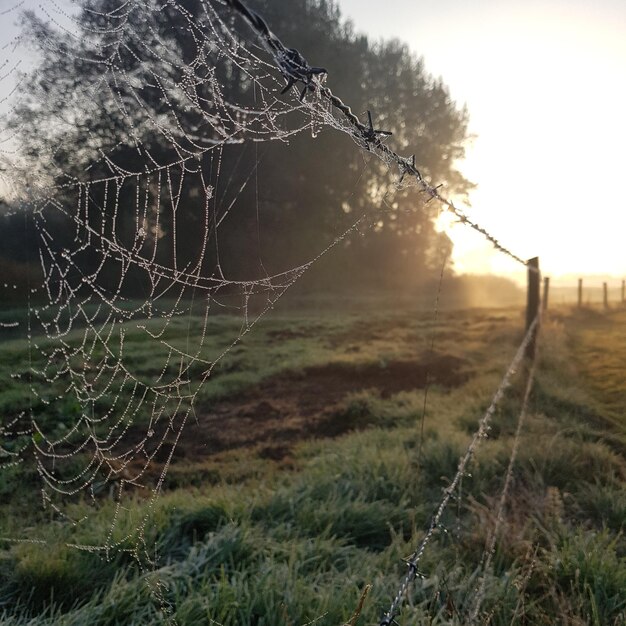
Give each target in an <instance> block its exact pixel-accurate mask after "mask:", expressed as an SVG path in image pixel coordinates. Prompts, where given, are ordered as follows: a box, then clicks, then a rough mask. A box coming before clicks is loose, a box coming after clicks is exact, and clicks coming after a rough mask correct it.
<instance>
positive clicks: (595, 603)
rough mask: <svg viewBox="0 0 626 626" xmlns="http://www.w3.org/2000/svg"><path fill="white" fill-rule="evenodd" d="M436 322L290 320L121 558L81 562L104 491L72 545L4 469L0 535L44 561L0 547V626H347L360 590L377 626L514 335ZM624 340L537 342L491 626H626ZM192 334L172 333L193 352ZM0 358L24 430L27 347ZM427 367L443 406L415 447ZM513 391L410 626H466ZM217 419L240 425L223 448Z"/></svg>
mask: <svg viewBox="0 0 626 626" xmlns="http://www.w3.org/2000/svg"><path fill="white" fill-rule="evenodd" d="M431 317H432V313H416V312H415V311H408V310H406V309H405V310H397V309H396V310H395V312H393V313H391V314H390V313H389V312H387V313H385V312H383V311H376V310H374V311H370V312H368V314H367V315H365V314H363V313H354V312H352V313H350V312H345V311H344V312H339V311H334V312H328V313H326V314H320V315H316V316H311V315H308V316H303V315H301V314H298V313H297V312H293V313H290V314H283V316H282V317H271V318H270V319H267V320H266V321H264V322H262V323H261V324H260V325H259V326H258V328H256V329H255V332H253V333H251V334H250V335H247V336H246V337H245V338H244V340H243V342H242V343H241V344H240V345H239V346H237V348H236V349H235V350H233V351H232V352H231V353H230V354H229V356H228V357H227V358H226V359H225V360H224V361H223V363H222V367H221V368H220V369H218V370H216V375H215V377H214V378H212V379H211V380H210V381H209V383H208V384H207V386H206V389H205V390H204V391H203V394H202V396H201V398H200V400H199V403H198V406H196V414H197V416H198V422H199V423H198V424H195V423H190V424H189V425H188V426H187V431H186V432H188V433H189V436H188V437H187V438H182V439H181V442H180V444H179V449H178V452H177V455H176V458H175V461H174V464H173V466H172V467H171V468H170V472H169V474H168V480H167V481H166V484H165V488H164V492H163V494H162V495H161V496H160V497H159V498H158V499H157V500H156V502H152V501H151V500H150V499H149V498H147V497H146V491H145V490H140V489H138V490H137V491H136V493H134V494H129V495H128V496H127V497H126V498H125V499H124V501H123V503H122V504H123V507H124V510H125V513H124V514H121V515H119V517H118V524H117V525H116V527H115V529H114V531H113V535H112V537H111V539H110V543H114V542H119V545H118V547H117V548H116V549H112V550H110V551H108V552H107V551H87V550H79V549H78V548H76V547H68V544H77V545H82V546H89V545H98V546H102V545H103V544H105V543H106V542H107V536H108V532H109V527H110V523H109V522H110V520H111V517H112V516H113V515H114V514H115V503H114V502H113V501H112V500H111V499H110V498H109V495H108V492H106V491H105V492H103V493H102V494H101V495H100V496H99V497H98V498H97V500H96V503H95V505H93V504H88V503H87V501H86V500H85V501H84V502H83V501H80V500H79V501H76V500H73V501H72V502H69V501H68V502H67V504H66V511H65V512H66V513H67V514H68V515H70V516H71V517H72V518H75V519H76V518H80V517H81V516H83V515H85V514H87V515H88V518H87V520H86V521H85V522H84V523H81V524H78V525H72V524H70V523H68V522H66V521H63V519H62V518H60V517H58V516H57V515H55V514H54V513H53V512H50V511H43V512H42V511H41V510H40V502H39V501H38V500H37V493H36V489H37V484H38V483H37V477H36V473H35V470H34V468H32V467H29V466H28V464H24V465H22V466H20V467H18V468H12V469H10V470H8V471H7V470H3V471H2V473H0V497H1V498H2V502H3V503H4V504H3V505H2V509H3V510H2V515H0V519H1V520H2V521H1V522H0V536H3V537H8V538H19V539H36V540H39V541H42V542H45V543H28V542H19V543H18V542H8V541H4V542H3V543H2V544H0V546H1V550H2V551H1V552H0V559H1V565H0V621H1V622H2V624H7V625H9V626H25V625H27V624H29V625H30V624H32V625H34V624H37V625H39V624H43V625H46V624H50V625H51V624H60V625H65V626H69V625H79V624H80V625H83V624H90V625H103V626H104V625H114V624H124V625H127V624H137V625H139V624H161V623H167V622H168V620H175V622H176V623H177V624H180V625H192V624H193V625H195V624H214V623H219V624H224V625H226V624H228V625H233V626H234V625H244V624H250V625H252V624H255V625H266V626H267V625H285V626H287V625H294V626H297V625H301V624H308V623H311V622H314V623H316V624H329V625H331V624H332V625H334V626H336V625H340V624H343V623H346V622H347V621H348V620H349V619H350V617H351V615H352V614H353V612H354V610H355V608H356V607H357V605H358V603H359V598H360V597H361V593H362V591H363V589H364V587H365V586H366V585H367V584H371V585H372V586H373V587H372V591H371V592H370V594H369V596H368V597H367V599H366V601H365V604H364V608H363V612H362V615H361V617H360V619H359V621H358V623H359V624H371V623H377V620H378V619H379V618H380V615H381V611H382V609H383V608H385V607H386V606H387V605H388V603H389V601H390V599H391V597H392V596H393V594H394V593H395V590H396V587H397V585H398V583H399V580H400V578H401V576H402V575H403V574H404V571H405V570H404V567H403V565H402V562H401V559H402V558H403V557H406V556H407V555H409V554H410V553H411V552H412V550H413V549H414V548H415V546H416V544H417V543H418V542H419V540H420V538H421V537H422V536H423V534H424V530H425V528H426V526H427V524H428V520H429V518H430V515H431V514H432V511H433V509H434V506H435V505H436V503H437V502H438V501H439V499H440V498H441V495H442V489H443V488H445V486H446V484H447V482H448V480H449V479H450V477H451V476H452V475H453V474H454V472H455V470H456V465H457V461H458V457H459V455H460V454H461V453H462V451H463V450H464V448H465V446H466V445H467V442H468V441H469V436H470V433H471V432H472V431H473V430H474V428H475V425H476V422H477V420H478V418H479V417H480V416H481V413H482V411H484V409H485V407H486V406H487V404H488V403H489V401H490V397H491V395H492V393H493V391H494V390H495V388H496V387H497V385H498V383H499V382H500V379H501V377H502V374H503V372H504V369H505V368H506V365H507V364H508V361H509V360H510V358H511V357H512V355H513V353H514V351H515V349H516V346H517V345H518V344H519V342H520V340H521V337H522V326H523V318H522V315H521V313H520V312H519V311H518V310H508V311H507V310H498V311H480V310H474V311H446V312H443V313H441V314H440V317H439V321H438V323H437V324H436V325H434V326H433V323H432V320H431ZM623 322H624V313H623V312H621V313H617V312H616V313H612V314H598V313H593V312H586V313H580V314H575V315H574V314H569V313H559V312H555V313H553V314H552V315H551V316H550V317H549V318H548V319H547V320H546V322H545V324H544V329H543V332H542V338H541V343H540V346H541V348H540V366H539V371H538V374H537V381H536V385H535V390H534V393H533V396H532V406H531V411H530V414H529V416H528V421H527V425H526V429H525V431H524V433H523V439H522V442H521V447H520V453H519V460H518V463H517V465H516V467H515V470H514V480H513V483H512V488H511V492H510V499H509V506H508V507H507V510H506V519H505V524H504V528H503V532H502V536H501V537H500V541H499V542H498V545H497V549H496V554H495V557H494V561H493V571H491V572H488V573H487V583H486V595H485V601H484V603H483V615H484V618H485V620H486V621H488V622H489V623H491V624H496V625H501V624H502V625H504V624H506V625H509V624H555V623H559V624H597V625H617V624H624V615H625V614H626V560H625V559H624V556H625V555H626V541H625V540H624V537H623V530H624V523H625V521H626V497H625V496H624V493H625V491H624V484H625V482H626V460H625V458H624V452H625V450H626V435H625V431H624V425H626V415H625V414H624V410H623V407H624V402H623V400H621V399H623V398H624V394H625V393H626V389H625V388H624V386H623V385H624V383H623V377H621V376H620V371H621V369H620V368H619V367H616V363H618V361H616V360H615V359H618V358H619V357H618V355H620V354H623V350H624V347H625V346H626V344H625V343H624V341H625V339H624V337H623V333H622V334H620V328H623ZM188 324H189V320H185V324H184V328H183V324H182V323H181V328H179V329H178V331H177V330H175V329H174V330H173V331H172V332H173V333H176V332H180V341H181V342H183V341H187V336H188V331H187V327H188ZM234 324H235V322H234V320H233V319H232V318H228V317H226V316H224V317H217V318H215V320H214V322H213V323H212V325H211V329H210V330H211V333H210V336H211V341H213V342H215V345H216V346H219V345H220V344H221V343H222V342H224V341H225V340H226V339H227V338H228V337H231V336H232V333H233V331H234V329H235V326H234ZM192 328H193V324H192ZM127 330H128V333H129V334H128V341H127V345H126V348H127V350H128V352H127V356H128V358H129V359H130V360H131V361H132V362H133V366H134V367H136V368H138V369H139V370H141V371H143V375H145V376H146V377H150V376H154V375H155V370H153V369H151V363H158V362H159V359H158V358H155V353H154V352H153V351H152V348H153V347H152V346H150V345H149V344H147V343H146V342H145V340H144V341H143V342H141V341H136V342H133V340H132V329H130V328H129V329H127ZM431 338H434V351H431V350H430V342H431ZM193 339H194V335H193V332H192V333H191V341H193ZM0 351H1V354H0V363H1V364H2V365H1V367H2V368H3V370H2V372H1V373H0V380H2V381H3V382H2V385H3V387H2V388H1V389H0V405H1V406H2V411H3V412H4V414H5V416H10V415H12V414H13V413H14V412H15V411H18V410H19V409H20V407H23V406H24V403H25V402H28V401H30V400H29V393H28V390H27V385H26V384H25V382H24V379H23V378H22V379H15V378H13V379H11V378H10V377H9V374H11V373H16V372H17V373H19V372H25V371H27V367H28V362H27V356H28V351H27V346H26V345H25V344H24V343H21V342H19V341H17V340H16V341H11V342H7V343H5V345H3V346H2V347H1V348H0ZM621 362H622V363H623V359H622V361H621ZM424 367H426V368H427V369H428V372H429V380H430V381H431V383H432V384H431V386H430V389H429V392H428V410H427V414H426V418H425V424H424V438H423V441H422V438H421V435H420V433H421V424H420V418H421V409H422V403H423V400H424V390H423V383H424V369H423V368H424ZM7 381H8V382H7ZM376 381H378V382H376ZM523 382H524V381H523V380H522V379H521V377H520V379H518V380H517V381H516V383H515V384H514V386H513V388H511V389H510V390H509V393H508V395H507V399H506V401H505V402H504V403H503V405H502V407H501V409H500V410H499V411H498V414H497V416H496V419H495V422H494V424H493V429H492V431H491V433H490V437H489V438H488V439H487V440H486V441H485V442H484V443H483V444H482V446H481V448H480V450H479V453H478V455H477V457H476V459H475V461H474V462H473V463H472V467H471V470H470V475H468V476H466V477H464V479H463V484H462V489H461V491H460V493H459V494H457V498H456V499H455V500H454V502H453V503H452V504H451V506H450V507H449V509H448V511H447V514H446V517H445V520H444V529H442V530H441V532H438V533H437V536H436V540H435V541H434V542H433V543H432V544H431V545H430V546H429V548H428V550H427V551H426V553H425V557H424V559H423V561H422V563H421V571H422V573H423V575H424V579H423V580H420V581H418V583H417V584H416V586H415V588H414V590H413V592H412V593H411V597H410V603H409V604H408V605H407V606H406V607H405V609H404V610H403V612H402V615H401V617H400V618H399V620H398V621H399V623H400V624H416V623H429V624H459V623H465V621H464V618H465V616H466V615H467V612H468V611H469V610H470V608H471V606H472V602H473V599H474V596H473V591H474V590H475V588H476V586H477V582H478V580H479V577H480V575H481V573H480V569H479V565H480V561H481V556H482V553H483V547H484V545H485V541H486V538H487V534H488V531H489V529H490V528H492V527H493V524H494V521H495V520H494V515H495V513H494V511H495V508H496V503H497V498H498V496H499V492H500V489H501V486H502V481H503V474H504V471H505V470H506V466H507V463H508V460H509V456H510V452H511V445H512V437H513V434H514V431H515V427H516V419H517V414H518V411H519V405H520V400H521V394H522V391H523ZM620 398H621V399H620ZM68 403H69V401H68ZM70 404H71V403H69V404H68V406H67V410H66V417H67V419H69V420H71V414H72V407H71V406H70ZM216 407H221V409H223V410H224V411H225V413H224V415H226V411H227V410H232V411H233V412H235V417H233V419H232V420H230V421H229V419H228V418H227V416H226V417H224V418H223V422H222V423H221V424H219V425H218V426H215V430H213V431H212V430H211V429H210V427H209V426H207V425H206V424H207V423H208V422H209V421H210V420H211V419H212V418H213V419H215V415H213V413H212V411H214V410H216ZM298 407H299V408H298ZM41 410H42V411H43V410H44V409H43V407H42V408H41ZM237 411H239V413H237ZM242 411H244V413H241V412H242ZM246 411H247V412H246ZM298 411H300V413H303V414H304V413H306V412H307V411H308V413H307V417H306V419H304V418H303V417H302V415H301V414H300V413H298ZM274 414H276V415H277V416H278V418H277V419H273V418H272V419H270V418H268V417H267V416H268V415H272V416H273V415H274ZM242 415H244V416H245V417H247V421H246V422H245V424H246V426H245V427H239V429H238V428H237V424H238V423H239V422H238V420H239V421H241V419H243V418H242V417H241V416H242ZM48 419H50V420H53V419H61V416H59V415H56V416H54V415H49V416H48ZM255 420H256V421H255ZM257 422H258V424H257ZM251 424H252V426H251ZM281 424H282V426H283V427H284V426H285V425H287V426H289V427H290V428H289V429H286V428H283V429H282V430H281V429H280V428H279V425H281ZM244 428H245V430H246V432H245V433H242V432H241V431H242V430H243V429H244ZM218 433H220V434H221V435H222V436H224V433H227V434H228V435H229V437H230V438H229V439H228V442H229V443H228V445H226V444H225V445H223V446H222V447H221V448H211V449H209V450H208V452H207V453H206V455H204V456H202V455H198V454H195V453H194V448H193V446H192V444H196V443H197V440H198V439H199V438H201V437H207V438H211V437H212V436H213V435H216V434H218ZM243 434H245V435H246V437H243ZM209 443H210V442H209ZM152 479H154V476H153V477H152ZM144 518H145V519H146V520H147V522H146V523H145V524H144V523H142V520H143V519H144ZM140 529H141V530H140ZM135 549H136V550H137V551H136V554H133V550H135ZM136 557H138V558H136Z"/></svg>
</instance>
